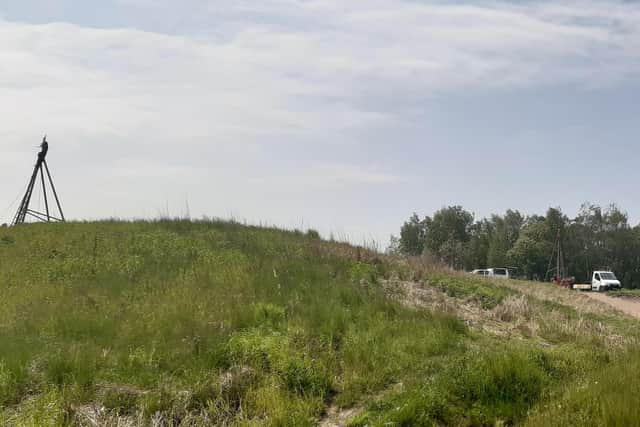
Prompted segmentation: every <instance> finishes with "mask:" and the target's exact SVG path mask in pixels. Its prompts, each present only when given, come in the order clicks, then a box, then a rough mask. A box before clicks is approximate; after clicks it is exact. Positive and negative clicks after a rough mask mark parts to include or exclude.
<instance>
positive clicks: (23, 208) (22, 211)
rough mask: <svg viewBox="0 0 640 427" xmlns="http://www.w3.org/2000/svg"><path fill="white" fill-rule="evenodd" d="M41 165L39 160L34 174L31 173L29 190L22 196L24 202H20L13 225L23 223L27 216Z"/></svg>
mask: <svg viewBox="0 0 640 427" xmlns="http://www.w3.org/2000/svg"><path fill="white" fill-rule="evenodd" d="M41 167H42V165H41V164H40V162H38V163H37V164H36V166H35V168H34V169H33V174H32V175H31V179H30V180H29V185H27V191H26V192H25V193H24V197H23V198H22V202H21V203H20V208H19V209H18V212H16V216H15V217H14V219H13V225H17V224H22V223H23V222H24V220H25V218H26V216H27V210H28V209H29V203H31V194H33V187H34V185H35V184H36V178H37V177H38V170H39V169H40V168H41Z"/></svg>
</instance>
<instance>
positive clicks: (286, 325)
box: [0, 221, 640, 426]
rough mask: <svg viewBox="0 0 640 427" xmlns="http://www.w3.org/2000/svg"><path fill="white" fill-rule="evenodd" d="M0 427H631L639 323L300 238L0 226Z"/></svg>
mask: <svg viewBox="0 0 640 427" xmlns="http://www.w3.org/2000/svg"><path fill="white" fill-rule="evenodd" d="M0 292H1V295H2V298H1V301H2V302H1V304H0V423H1V424H2V425H21V426H22V425H24V426H31V425H38V426H41V425H42V426H46V425H51V426H58V425H154V426H163V425H183V426H197V425H300V426H304V425H317V424H322V425H325V426H328V425H346V424H349V425H353V426H364V425H500V424H507V425H510V424H524V425H532V426H535V425H549V424H553V425H593V426H596V425H597V426H600V425H629V424H630V423H631V422H632V421H635V420H637V419H640V404H639V403H640V398H639V397H638V396H640V380H639V379H638V377H637V374H636V373H637V372H638V369H639V368H640V356H639V353H638V351H637V350H638V348H637V342H638V336H639V333H638V328H637V326H638V321H637V320H634V319H631V318H627V317H625V316H623V315H620V314H617V313H615V312H614V311H612V310H611V309H609V308H607V307H606V306H604V305H602V304H600V303H598V302H596V301H592V300H589V299H588V298H586V297H584V296H581V295H578V294H575V293H569V292H567V291H564V290H561V289H556V288H552V287H551V286H547V285H543V284H534V283H527V282H502V283H492V282H489V281H485V280H480V279H475V278H472V277H467V276H465V275H459V274H455V273H451V272H446V271H440V270H437V269H432V268H430V267H429V266H425V265H422V264H420V263H419V262H417V261H412V260H400V259H391V258H387V257H382V256H380V255H377V254H375V253H372V252H369V251H366V250H364V249H359V248H354V247H351V246H348V245H345V244H338V243H331V242H325V241H321V240H319V239H317V238H316V237H315V235H314V233H308V234H303V233H296V232H287V231H279V230H273V229H261V228H255V227H245V226H241V225H237V224H230V223H224V222H200V223H190V222H183V221H161V222H155V223H145V222H138V223H117V222H101V223H68V224H54V225H29V226H22V227H15V228H10V229H7V228H4V229H0Z"/></svg>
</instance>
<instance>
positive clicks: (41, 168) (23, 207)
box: [11, 135, 64, 225]
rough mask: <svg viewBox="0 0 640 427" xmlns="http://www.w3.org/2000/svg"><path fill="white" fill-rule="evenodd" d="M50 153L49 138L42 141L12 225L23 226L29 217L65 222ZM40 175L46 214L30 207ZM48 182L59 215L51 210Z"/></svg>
mask: <svg viewBox="0 0 640 427" xmlns="http://www.w3.org/2000/svg"><path fill="white" fill-rule="evenodd" d="M48 152H49V143H48V142H47V136H46V135H45V137H44V138H43V139H42V144H40V152H39V153H38V160H37V162H36V165H35V167H34V168H33V173H32V174H31V179H30V180H29V184H28V185H27V191H26V192H25V194H24V196H23V197H22V202H20V207H19V208H18V212H16V214H15V216H14V217H13V222H12V223H11V225H18V224H23V223H24V222H25V220H26V219H27V217H28V216H29V217H32V218H35V219H36V220H38V221H41V222H52V221H64V213H62V207H61V206H60V199H59V198H58V193H57V192H56V187H55V186H54V185H53V179H52V178H51V172H49V166H48V165H47V153H48ZM45 174H46V175H47V181H45ZM38 175H39V176H40V184H41V185H42V194H43V195H44V206H45V212H38V211H36V210H33V209H31V208H30V207H29V205H30V203H31V196H32V195H33V189H34V187H35V186H36V184H37V182H38ZM46 182H48V183H49V187H50V189H51V192H52V194H53V198H54V200H55V202H56V207H57V213H55V215H54V212H52V211H51V210H50V209H49V198H48V196H47V185H46Z"/></svg>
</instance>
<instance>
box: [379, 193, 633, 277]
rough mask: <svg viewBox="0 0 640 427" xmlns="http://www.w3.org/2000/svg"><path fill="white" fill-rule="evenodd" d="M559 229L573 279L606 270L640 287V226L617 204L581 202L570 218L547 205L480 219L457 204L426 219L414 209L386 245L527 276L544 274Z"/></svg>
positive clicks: (402, 251) (547, 274) (459, 266)
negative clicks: (539, 211) (542, 211)
mask: <svg viewBox="0 0 640 427" xmlns="http://www.w3.org/2000/svg"><path fill="white" fill-rule="evenodd" d="M558 234H559V236H560V242H561V245H562V249H563V252H564V259H565V265H566V269H567V272H568V273H569V275H571V276H574V277H575V278H576V280H578V281H580V282H585V281H587V282H588V281H590V280H591V272H592V271H593V270H598V269H611V270H612V271H614V272H615V273H616V275H617V276H618V278H619V279H620V280H621V282H622V284H623V286H624V287H640V225H636V226H634V227H632V226H630V225H629V217H628V215H627V213H625V212H624V211H622V210H621V209H620V208H618V207H617V206H616V205H611V206H608V207H606V208H602V207H600V206H597V205H593V204H589V203H585V204H584V205H582V207H581V208H580V211H579V213H578V215H577V216H576V217H575V218H569V217H568V216H567V215H565V214H564V213H563V212H562V210H561V209H560V208H550V209H549V210H548V211H547V213H546V215H544V216H541V215H530V216H525V215H523V214H522V213H520V212H518V211H517V210H508V211H507V212H506V213H505V214H503V215H491V216H490V217H489V218H483V219H480V220H477V221H476V220H475V219H474V215H473V214H472V213H471V212H469V211H466V210H465V209H463V208H462V207H461V206H449V207H445V208H442V209H440V210H439V211H437V212H436V213H434V214H433V216H426V217H424V218H420V217H419V216H418V215H417V214H415V213H414V214H413V215H412V216H411V217H410V218H409V219H408V220H407V221H406V222H405V223H404V224H403V225H402V228H401V229H400V236H399V237H392V239H391V246H390V247H389V250H390V251H391V252H395V253H400V254H404V255H412V256H419V255H421V256H427V257H431V258H433V259H435V260H436V261H438V262H442V263H444V264H446V265H448V266H451V267H453V268H456V269H464V270H473V269H476V268H490V267H515V268H517V270H516V271H517V275H519V276H522V277H524V278H527V279H530V280H549V279H550V277H551V275H552V274H553V273H551V272H550V271H549V264H550V259H551V257H552V252H553V248H554V244H555V242H556V239H557V238H558V237H557V236H558ZM553 265H554V266H555V262H553Z"/></svg>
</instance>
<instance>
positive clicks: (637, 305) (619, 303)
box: [584, 292, 640, 319]
mask: <svg viewBox="0 0 640 427" xmlns="http://www.w3.org/2000/svg"><path fill="white" fill-rule="evenodd" d="M584 294H585V295H587V296H589V297H590V298H592V299H594V300H597V301H600V302H603V303H605V304H609V305H610V306H612V307H613V308H617V309H618V310H620V311H622V312H624V313H627V314H628V315H630V316H633V317H637V318H639V319H640V300H634V299H629V298H614V297H610V296H608V295H606V294H601V293H599V292H585V293H584Z"/></svg>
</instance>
